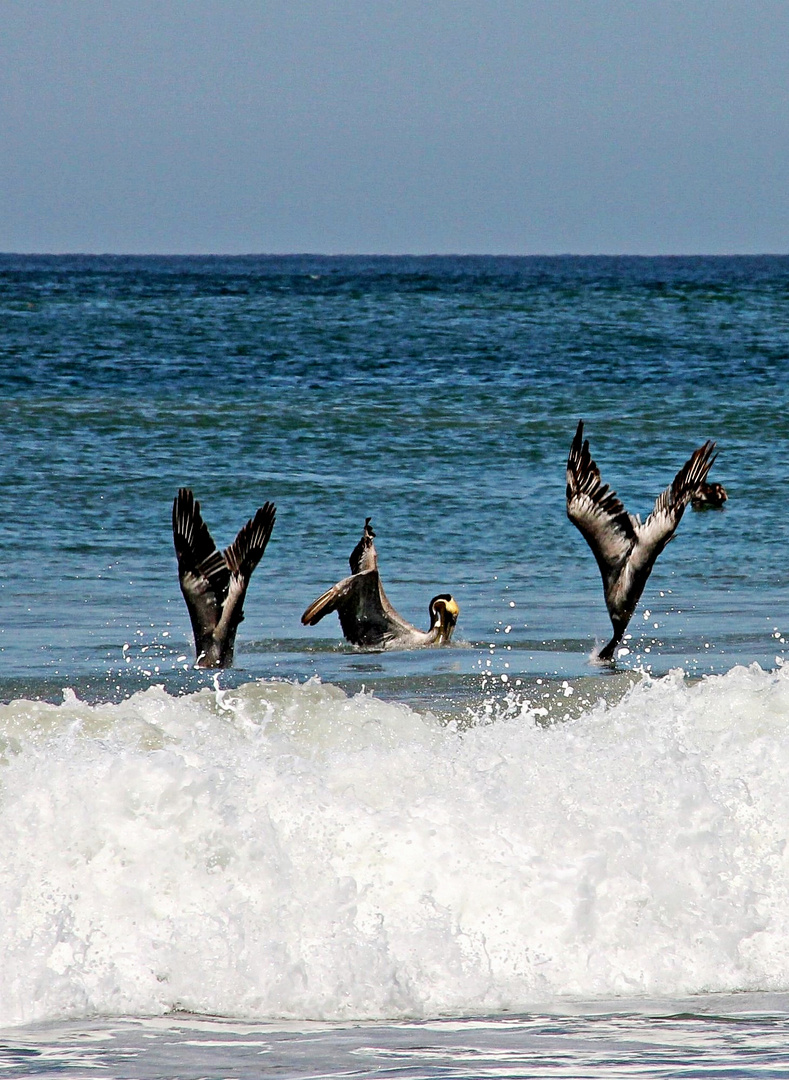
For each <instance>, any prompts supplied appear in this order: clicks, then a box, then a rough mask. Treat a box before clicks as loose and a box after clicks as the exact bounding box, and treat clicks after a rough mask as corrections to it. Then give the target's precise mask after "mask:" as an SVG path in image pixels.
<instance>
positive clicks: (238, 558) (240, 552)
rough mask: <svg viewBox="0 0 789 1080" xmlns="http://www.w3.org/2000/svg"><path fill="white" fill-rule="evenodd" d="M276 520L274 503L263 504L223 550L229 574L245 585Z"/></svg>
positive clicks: (260, 557) (261, 555) (259, 558)
mask: <svg viewBox="0 0 789 1080" xmlns="http://www.w3.org/2000/svg"><path fill="white" fill-rule="evenodd" d="M276 519H277V508H276V507H275V506H274V503H271V502H267V503H264V504H263V506H261V507H260V508H259V509H258V510H257V511H256V512H255V516H254V517H253V518H250V519H249V521H248V522H247V523H246V525H244V526H242V528H240V529H239V531H238V536H237V537H236V538H235V540H234V541H233V543H232V544H231V545H230V547H229V548H225V552H224V557H225V562H226V563H227V565H228V567H229V568H230V573H231V574H234V575H236V576H238V577H241V578H243V580H244V582H245V585H248V584H249V579H250V578H251V577H252V574H253V572H254V570H255V567H256V566H257V564H258V563H259V562H260V560H261V559H262V558H263V552H264V551H265V550H266V545H267V544H268V542H269V540H270V539H271V530H272V529H273V528H274V522H275V521H276Z"/></svg>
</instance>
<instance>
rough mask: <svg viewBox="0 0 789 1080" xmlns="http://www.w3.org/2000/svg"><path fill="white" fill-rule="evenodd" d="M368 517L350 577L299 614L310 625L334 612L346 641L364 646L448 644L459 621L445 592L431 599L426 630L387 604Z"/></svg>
mask: <svg viewBox="0 0 789 1080" xmlns="http://www.w3.org/2000/svg"><path fill="white" fill-rule="evenodd" d="M374 537H375V533H374V532H373V529H372V526H371V525H370V518H367V519H366V520H365V523H364V530H363V532H362V537H361V540H360V541H359V543H358V544H357V545H356V547H355V548H354V549H353V551H352V552H351V557H350V559H349V560H348V561H349V563H350V566H351V576H350V577H347V578H343V580H342V581H338V582H337V584H336V585H332V587H331V588H330V589H328V590H327V591H326V592H325V593H324V594H323V596H319V597H318V599H317V600H315V601H314V602H313V603H312V604H310V606H309V607H308V608H307V610H306V611H305V612H304V614H303V615H302V617H301V621H302V623H303V624H304V625H305V626H315V624H316V623H318V622H320V620H321V619H322V618H323V616H324V615H328V614H329V613H330V612H332V611H336V612H337V614H338V615H339V617H340V626H341V627H342V632H343V634H344V635H345V638H346V640H348V641H350V642H351V644H352V645H357V646H359V647H360V648H363V649H417V648H420V647H422V646H425V645H447V644H448V643H449V641H450V639H451V637H452V631H453V630H454V629H455V624H456V623H457V621H458V614H459V613H460V608H459V607H458V605H457V603H456V602H455V600H454V599H453V597H452V596H450V594H449V593H440V594H439V595H438V596H434V597H433V599H432V600H431V601H430V605H429V608H428V610H429V612H430V629H429V630H427V631H425V630H418V629H417V628H416V627H415V626H412V625H411V623H409V622H406V621H405V619H403V618H402V617H401V616H400V615H398V614H397V612H396V611H395V609H394V608H393V607H392V605H391V604H390V603H389V600H388V599H387V596H386V593H385V592H384V587H383V585H382V584H381V579H380V576H379V574H378V554H377V552H376V550H375V544H374V543H373V539H374Z"/></svg>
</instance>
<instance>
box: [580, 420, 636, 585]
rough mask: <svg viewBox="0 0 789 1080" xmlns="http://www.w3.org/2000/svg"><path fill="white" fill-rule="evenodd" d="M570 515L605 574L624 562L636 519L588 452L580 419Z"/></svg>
mask: <svg viewBox="0 0 789 1080" xmlns="http://www.w3.org/2000/svg"><path fill="white" fill-rule="evenodd" d="M567 516H568V517H569V519H570V521H572V523H573V524H574V525H575V526H576V527H577V528H578V529H579V530H580V531H581V533H582V534H583V536H584V537H585V539H586V542H587V544H588V545H589V547H590V548H591V549H592V551H593V553H594V557H595V558H596V559H597V564H598V566H599V567H600V571H601V573H602V574H603V577H604V578H605V577H606V576H607V575H609V574H610V573H611V571H612V570H615V569H616V568H617V567H619V566H621V565H622V563H624V561H625V559H627V557H628V555H629V554H630V552H631V551H632V549H633V545H634V544H635V542H636V531H635V528H634V525H633V520H632V518H631V517H630V515H629V514H628V513H627V511H626V510H625V508H624V506H623V505H622V503H621V502H620V501H619V499H618V498H617V497H616V492H614V491H610V490H609V487H608V484H604V483H603V482H602V480H601V478H600V470H599V469H598V467H597V465H596V464H595V462H594V461H593V460H592V456H591V454H590V453H589V440H588V439H586V440H584V422H583V420H580V421H579V422H578V429H577V431H576V433H575V438H574V439H573V442H572V446H571V447H570V454H569V456H568V458H567Z"/></svg>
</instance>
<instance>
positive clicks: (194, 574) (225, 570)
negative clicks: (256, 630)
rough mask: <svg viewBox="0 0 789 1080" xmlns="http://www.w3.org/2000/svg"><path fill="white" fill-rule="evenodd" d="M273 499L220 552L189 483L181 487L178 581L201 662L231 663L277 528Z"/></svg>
mask: <svg viewBox="0 0 789 1080" xmlns="http://www.w3.org/2000/svg"><path fill="white" fill-rule="evenodd" d="M275 517H276V509H275V507H274V504H273V503H270V502H267V503H265V504H264V505H263V506H261V507H260V508H259V509H258V510H257V512H256V513H255V516H254V517H253V518H251V519H250V520H249V521H248V522H247V523H246V525H244V526H243V528H242V529H241V530H240V531H239V533H238V536H237V537H236V538H235V540H234V541H233V543H232V544H231V545H230V547H228V548H225V550H224V551H222V552H220V551H218V550H217V547H216V544H215V543H214V541H213V540H212V539H211V534H210V532H209V531H208V526H207V525H206V524H205V522H204V521H203V518H202V515H201V513H200V503H199V502H197V501H196V500H195V497H194V495H193V494H192V492H191V491H190V490H189V488H179V490H178V494H177V496H176V497H175V499H174V501H173V542H174V543H175V553H176V555H177V556H178V580H179V581H180V583H181V592H182V593H183V594H184V600H186V606H187V608H188V609H189V618H190V619H191V620H192V630H193V631H194V638H195V650H196V652H197V666H198V667H205V668H222V667H230V665H231V664H232V663H233V647H234V645H235V641H236V631H237V630H238V625H239V623H240V622H241V620H242V619H243V618H244V597H245V596H246V594H247V587H248V585H249V579H250V578H251V577H252V573H253V571H254V569H255V567H256V566H257V564H258V563H259V562H260V560H261V558H262V556H263V552H264V551H265V550H266V544H267V543H268V541H269V537H270V536H271V530H272V529H273V528H274V520H275Z"/></svg>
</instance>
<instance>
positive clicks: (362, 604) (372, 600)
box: [301, 570, 407, 648]
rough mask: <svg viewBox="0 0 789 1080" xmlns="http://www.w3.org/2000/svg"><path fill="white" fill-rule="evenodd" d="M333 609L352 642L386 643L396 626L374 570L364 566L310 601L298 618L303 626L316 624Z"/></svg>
mask: <svg viewBox="0 0 789 1080" xmlns="http://www.w3.org/2000/svg"><path fill="white" fill-rule="evenodd" d="M389 606H390V605H389V604H388V602H387V607H389ZM332 611H336V612H337V614H338V615H339V617H340V626H341V627H342V632H343V634H344V635H345V637H346V638H347V639H348V641H350V642H351V643H352V644H353V645H361V646H366V647H368V648H375V647H376V646H379V645H383V644H385V642H386V641H387V640H389V638H391V637H392V634H393V633H394V632H396V631H397V629H398V624H397V623H396V622H395V621H394V620H393V619H392V617H391V615H390V614H389V612H388V611H387V608H386V607H384V603H383V600H382V596H381V587H380V578H379V576H378V571H377V570H363V571H362V572H361V573H359V574H351V576H350V577H347V578H343V580H342V581H338V582H337V584H336V585H332V587H331V588H330V589H327V590H326V592H325V593H324V594H323V595H322V596H319V597H318V599H317V600H315V601H313V603H312V604H310V606H309V607H308V608H307V610H306V611H305V612H304V614H303V615H302V617H301V621H302V623H304V625H305V626H315V624H316V623H318V622H320V620H321V619H322V618H323V617H324V615H329V614H330V613H331V612H332ZM401 621H402V620H401ZM406 625H407V624H406Z"/></svg>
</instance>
